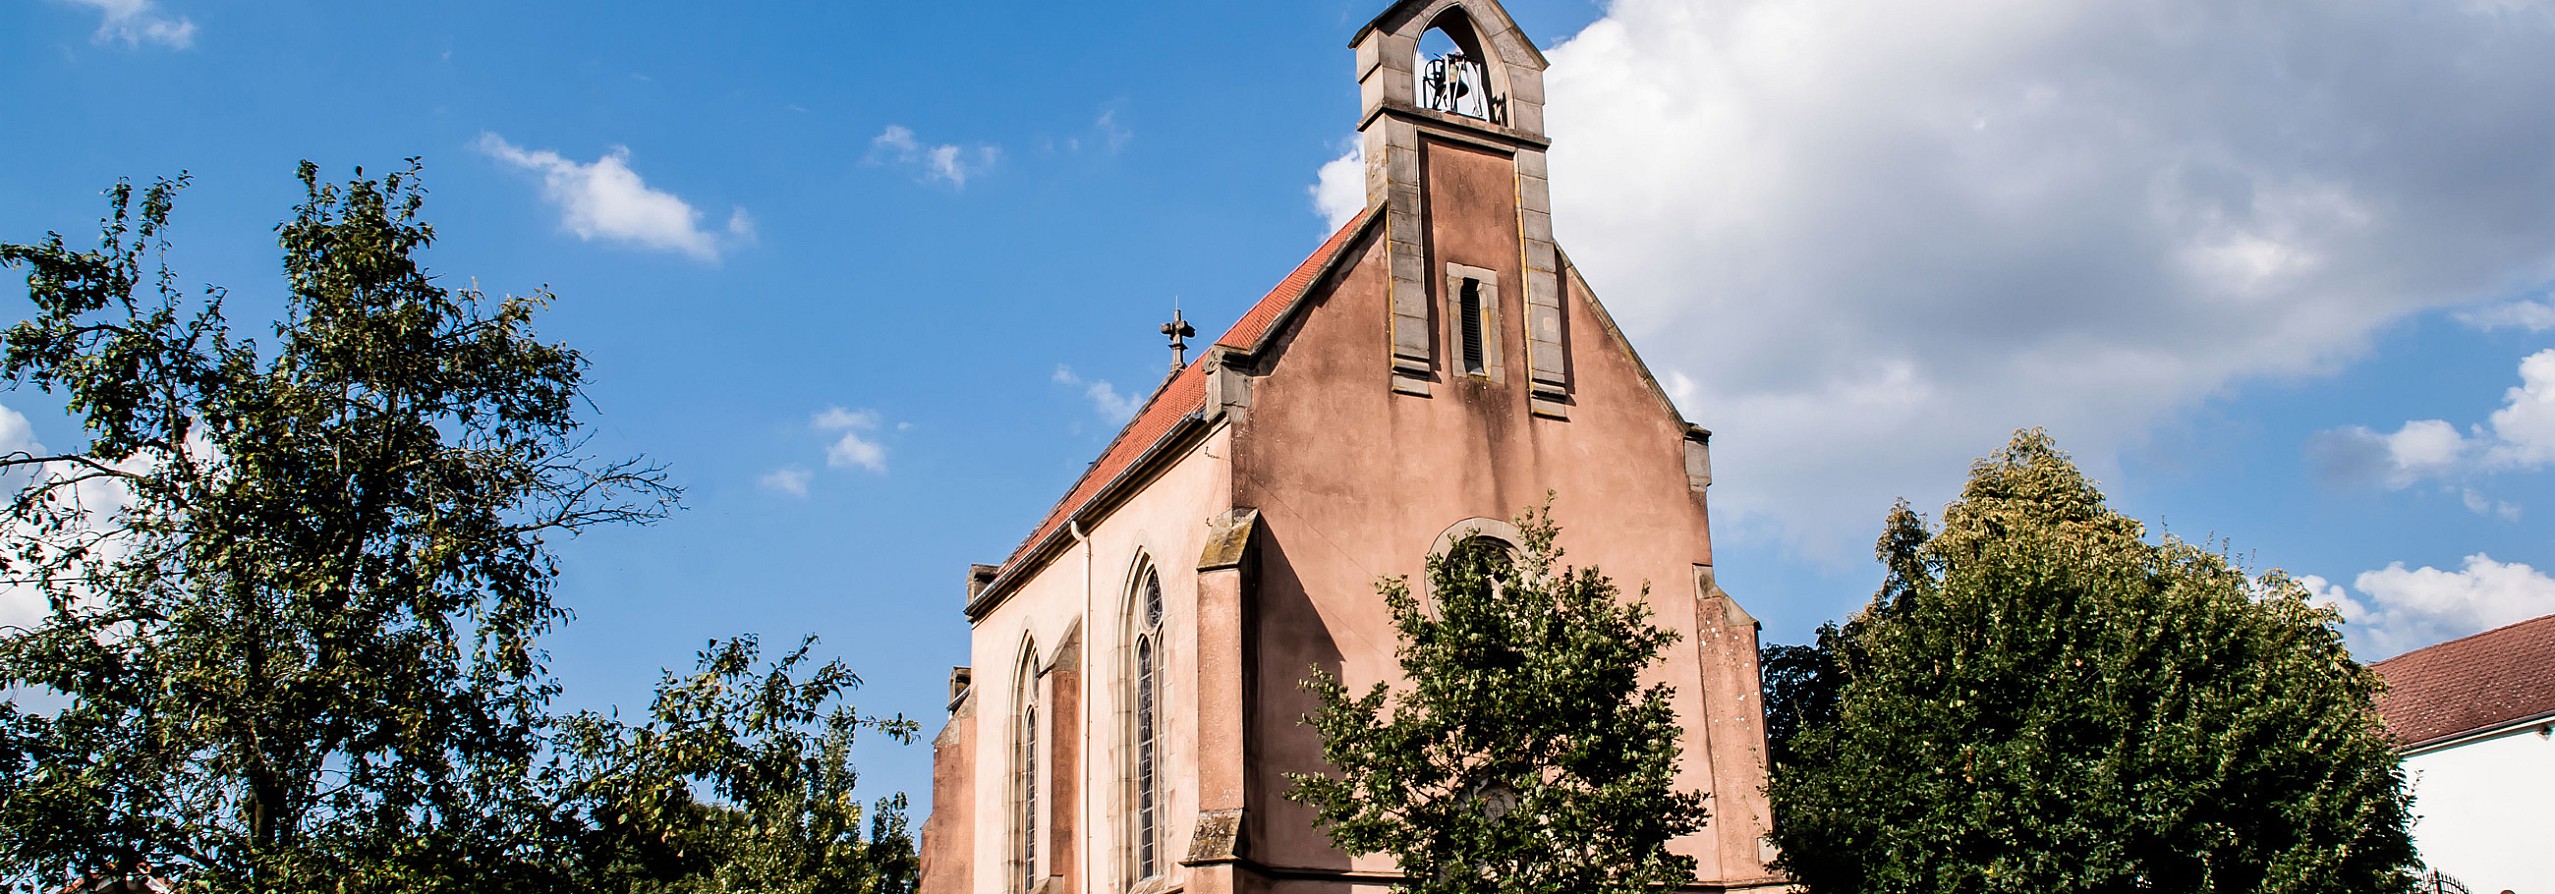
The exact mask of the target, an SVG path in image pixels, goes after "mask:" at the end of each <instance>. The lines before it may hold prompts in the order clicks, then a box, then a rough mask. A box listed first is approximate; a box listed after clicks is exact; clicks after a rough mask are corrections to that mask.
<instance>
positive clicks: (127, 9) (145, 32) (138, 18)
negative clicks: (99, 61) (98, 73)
mask: <svg viewBox="0 0 2555 894" xmlns="http://www.w3.org/2000/svg"><path fill="white" fill-rule="evenodd" d="M70 2H72V3H76V4H79V5H81V6H86V7H89V8H91V9H95V10H97V11H98V13H99V14H100V16H101V17H102V18H101V19H100V21H99V22H98V32H97V34H95V35H93V36H92V37H91V39H93V40H96V41H97V42H99V43H105V42H107V41H110V40H121V41H124V45H125V46H139V45H141V44H142V43H144V42H146V41H147V42H150V43H155V44H159V45H161V46H164V47H169V48H171V49H178V50H183V49H186V48H187V47H190V46H193V45H194V44H195V22H193V21H191V20H189V19H188V18H187V17H185V16H176V17H171V16H169V15H168V14H166V13H163V12H161V11H160V5H159V4H157V3H154V2H152V0H70Z"/></svg>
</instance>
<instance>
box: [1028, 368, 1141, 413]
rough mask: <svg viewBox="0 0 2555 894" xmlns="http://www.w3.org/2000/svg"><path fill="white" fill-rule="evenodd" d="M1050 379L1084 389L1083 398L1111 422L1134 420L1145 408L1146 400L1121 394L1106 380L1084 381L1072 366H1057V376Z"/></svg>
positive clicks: (1067, 385) (1070, 386) (1059, 383)
mask: <svg viewBox="0 0 2555 894" xmlns="http://www.w3.org/2000/svg"><path fill="white" fill-rule="evenodd" d="M1049 378H1050V379H1052V380H1053V381H1054V382H1055V383H1056V384H1058V385H1063V386H1065V387H1068V388H1080V389H1082V396H1083V397H1084V398H1085V399H1088V400H1090V401H1091V408H1092V409H1093V410H1096V411H1098V412H1099V413H1100V415H1101V416H1102V417H1104V418H1106V419H1108V420H1109V421H1111V422H1125V421H1127V420H1129V419H1133V418H1135V415H1136V411H1137V410H1140V409H1143V408H1144V398H1142V397H1139V396H1135V395H1126V394H1119V393H1118V387H1117V386H1115V385H1111V384H1109V382H1108V380H1106V379H1102V380H1099V381H1084V380H1083V378H1082V377H1081V376H1078V375H1074V372H1073V367H1070V366H1065V365H1063V364H1057V366H1056V374H1055V375H1053V376H1050V377H1049Z"/></svg>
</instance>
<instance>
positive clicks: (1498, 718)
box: [1289, 507, 1705, 894]
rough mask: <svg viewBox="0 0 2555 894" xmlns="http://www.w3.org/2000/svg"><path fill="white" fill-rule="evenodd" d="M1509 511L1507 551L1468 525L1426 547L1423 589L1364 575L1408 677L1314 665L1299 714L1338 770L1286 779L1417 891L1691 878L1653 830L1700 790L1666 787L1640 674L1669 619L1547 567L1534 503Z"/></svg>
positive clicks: (1682, 828)
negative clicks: (1309, 709) (1658, 621)
mask: <svg viewBox="0 0 2555 894" xmlns="http://www.w3.org/2000/svg"><path fill="white" fill-rule="evenodd" d="M1517 525H1518V528H1519V529H1520V531H1521V533H1522V539H1523V541H1524V542H1522V543H1519V544H1516V545H1515V546H1516V547H1517V551H1516V552H1515V553H1514V554H1512V553H1511V552H1510V551H1509V550H1508V549H1507V547H1506V545H1503V544H1499V543H1497V542H1496V541H1492V540H1487V539H1483V538H1479V537H1475V538H1469V539H1466V540H1463V541H1460V542H1459V543H1458V544H1457V545H1456V546H1455V547H1454V548H1452V549H1450V550H1448V552H1447V553H1446V554H1444V555H1435V556H1430V557H1429V558H1428V562H1427V575H1428V578H1427V579H1428V583H1429V592H1430V595H1431V596H1432V597H1433V598H1432V599H1430V600H1429V604H1423V602H1422V599H1421V597H1419V596H1418V595H1415V594H1413V593H1412V592H1411V589H1410V587H1409V585H1408V582H1407V581H1406V580H1404V579H1401V578H1393V579H1388V580H1385V581H1382V582H1381V583H1379V584H1378V586H1377V590H1378V591H1379V592H1380V593H1381V594H1382V595H1383V597H1384V601H1385V603H1386V604H1387V605H1388V606H1390V608H1391V609H1392V614H1393V623H1394V627H1395V629H1397V630H1398V631H1399V632H1400V635H1401V645H1400V647H1399V650H1398V654H1399V657H1400V664H1401V670H1402V679H1403V681H1404V687H1403V688H1401V689H1400V690H1398V691H1396V690H1394V689H1393V688H1392V687H1389V686H1388V685H1387V684H1384V683H1377V684H1375V685H1374V686H1373V688H1371V689H1369V690H1367V691H1366V692H1365V693H1363V694H1352V693H1351V692H1350V691H1349V690H1348V688H1347V687H1346V685H1345V684H1343V683H1342V682H1341V681H1340V680H1339V678H1338V677H1336V676H1334V675H1331V674H1328V673H1325V672H1322V671H1320V670H1318V669H1317V670H1316V671H1315V672H1314V675H1313V677H1312V678H1311V679H1309V680H1307V681H1306V683H1305V686H1306V688H1307V689H1309V690H1310V691H1312V692H1313V693H1314V694H1315V695H1316V696H1318V697H1319V698H1320V700H1321V703H1322V706H1321V708H1320V710H1318V711H1317V712H1316V713H1314V714H1313V715H1311V716H1309V717H1307V718H1306V722H1307V723H1308V724H1310V725H1312V726H1313V727H1314V728H1315V729H1316V730H1317V731H1319V732H1320V733H1321V736H1322V740H1323V756H1324V758H1326V759H1327V760H1328V761H1329V762H1330V764H1331V766H1332V767H1334V768H1336V770H1337V772H1336V775H1324V774H1297V775H1295V776H1294V777H1293V778H1294V781H1295V788H1294V790H1293V791H1292V792H1290V793H1289V797H1291V798H1294V799H1295V800H1298V801H1301V802H1304V803H1306V804H1309V805H1312V806H1313V807H1314V808H1315V809H1316V811H1317V812H1318V814H1319V820H1320V822H1321V823H1322V824H1323V825H1324V826H1325V827H1326V828H1327V831H1328V833H1329V835H1330V837H1331V840H1332V841H1333V842H1334V843H1335V844H1337V845H1338V846H1340V847H1341V848H1343V849H1345V850H1348V851H1350V852H1352V853H1385V854H1390V855H1392V856H1393V857H1394V858H1395V859H1396V860H1397V861H1398V862H1399V864H1400V866H1401V869H1402V872H1403V873H1404V875H1405V880H1404V881H1402V882H1400V883H1399V884H1398V885H1397V886H1396V887H1397V890H1401V891H1406V892H1413V894H1488V892H1494V891H1496V892H1505V894H1518V892H1527V894H1561V892H1570V894H1611V892H1632V891H1645V890H1648V889H1651V888H1653V887H1657V886H1663V885H1664V886H1671V887H1673V886H1675V885H1678V884H1681V883H1684V882H1687V881H1690V880H1691V879H1692V878H1693V876H1694V863H1693V860H1692V859H1691V858H1688V857H1683V856H1679V855H1676V854H1671V853H1669V852H1668V851H1667V849H1666V847H1667V843H1668V842H1669V841H1670V840H1671V839H1674V838H1676V837H1678V836H1681V835H1685V834H1688V833H1691V832H1694V831H1696V830H1699V829H1701V828H1702V827H1703V824H1704V819H1705V811H1704V807H1703V802H1702V798H1701V796H1699V795H1696V794H1694V793H1691V792H1680V791H1676V790H1675V789H1673V788H1672V787H1671V783H1672V781H1673V777H1674V774H1675V771H1676V764H1677V754H1678V748H1677V735H1678V726H1677V719H1676V714H1675V712H1674V710H1673V709H1672V708H1671V707H1670V705H1669V695H1670V691H1669V688H1668V687H1667V686H1666V685H1664V684H1660V685H1652V686H1648V687H1644V686H1642V685H1641V683H1640V680H1639V677H1640V674H1641V672H1642V670H1643V669H1644V668H1645V667H1647V666H1648V665H1649V664H1650V662H1651V661H1653V660H1655V659H1656V658H1657V657H1658V656H1659V654H1660V653H1661V652H1662V651H1663V650H1665V649H1666V648H1667V647H1668V645H1669V644H1670V643H1673V642H1674V641H1675V640H1676V638H1677V635H1676V633H1675V632H1673V631H1668V630H1662V629H1660V628H1658V627H1654V626H1652V625H1651V624H1650V611H1649V608H1648V607H1647V606H1646V605H1644V604H1643V600H1642V599H1633V600H1625V599H1623V598H1622V594H1621V592H1620V591H1618V590H1617V589H1616V588H1615V586H1614V584H1613V583H1612V582H1611V581H1609V580H1608V579H1607V578H1606V577H1605V576H1604V575H1603V574H1601V573H1600V572H1599V571H1598V570H1597V569H1595V568H1587V569H1571V568H1567V567H1561V566H1559V565H1558V564H1557V563H1558V562H1559V561H1560V559H1561V557H1562V552H1561V549H1560V548H1559V547H1558V546H1557V545H1556V544H1555V540H1556V538H1557V537H1558V535H1559V530H1558V528H1556V527H1555V526H1554V524H1553V523H1552V520H1551V517H1550V510H1549V508H1548V507H1547V508H1545V509H1538V510H1534V511H1530V512H1528V513H1527V514H1526V515H1524V516H1523V517H1521V518H1519V519H1518V521H1517ZM1647 593H1648V591H1647V589H1646V588H1645V589H1644V591H1643V595H1644V596H1646V595H1647ZM1512 805H1513V806H1512Z"/></svg>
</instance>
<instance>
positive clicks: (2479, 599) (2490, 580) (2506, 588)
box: [2298, 553, 2555, 659]
mask: <svg viewBox="0 0 2555 894" xmlns="http://www.w3.org/2000/svg"><path fill="white" fill-rule="evenodd" d="M2298 581H2299V583H2302V584H2305V585H2306V587H2307V589H2308V590H2310V591H2312V592H2314V593H2315V595H2316V598H2317V599H2318V600H2319V601H2322V602H2326V603H2329V604H2332V605H2333V606H2335V607H2336V608H2339V609H2341V611H2342V620H2343V622H2344V623H2343V627H2342V633H2343V636H2344V637H2345V638H2346V639H2347V640H2348V641H2349V642H2350V643H2351V648H2352V650H2353V651H2355V652H2358V653H2359V654H2360V655H2361V656H2362V657H2364V658H2370V659H2378V658H2386V657H2390V656H2393V655H2397V654H2401V653H2403V652H2406V651H2408V650H2412V649H2418V648H2421V647H2423V646H2428V645H2432V644H2434V643H2442V642H2447V641H2449V640H2452V639H2456V638H2458V637H2462V636H2468V635H2472V634H2476V633H2482V632H2484V631H2486V630H2491V629H2493V628H2495V627H2500V626H2502V625H2505V624H2511V623H2516V622H2519V621H2525V620H2528V619H2530V618H2534V617H2537V616H2540V615H2545V614H2550V613H2555V578H2549V577H2547V576H2546V573H2545V572H2542V571H2539V570H2537V569H2535V568H2531V567H2529V566H2527V565H2523V564H2520V563H2517V562H2507V563H2506V562H2496V561H2494V560H2493V557H2492V556H2488V555H2485V554H2483V553H2476V554H2475V555H2471V556H2468V557H2466V561H2465V563H2464V566H2463V567H2461V568H2459V569H2458V570H2456V571H2443V570H2440V569H2438V568H2432V567H2430V566H2427V565H2426V566H2423V567H2421V568H2415V569H2410V570H2408V569H2406V568H2405V567H2404V563H2402V562H2396V563H2392V564H2389V565H2388V566H2386V567H2385V568H2381V569H2378V570H2376V571H2364V572H2361V573H2360V576H2359V577H2358V578H2356V579H2354V580H2352V582H2351V587H2350V588H2347V589H2346V588H2344V587H2343V586H2341V585H2340V584H2336V583H2334V582H2332V581H2328V580H2325V579H2324V578H2321V577H2317V576H2315V575H2305V576H2302V577H2300V578H2299V579H2298ZM2353 590H2357V591H2358V593H2357V594H2356V595H2354V593H2353V592H2352V591H2353Z"/></svg>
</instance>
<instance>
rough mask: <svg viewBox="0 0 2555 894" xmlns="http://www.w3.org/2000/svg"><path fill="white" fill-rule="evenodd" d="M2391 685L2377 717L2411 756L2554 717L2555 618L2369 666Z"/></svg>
mask: <svg viewBox="0 0 2555 894" xmlns="http://www.w3.org/2000/svg"><path fill="white" fill-rule="evenodd" d="M2369 668H2370V669H2371V670H2375V671H2377V672H2378V676H2380V677H2383V678H2385V679H2386V692H2385V693H2383V694H2381V695H2379V696H2378V715H2379V716H2381V717H2384V718H2385V719H2386V728H2387V732H2388V733H2390V734H2392V735H2394V737H2395V741H2396V744H2398V745H2400V746H2402V747H2406V748H2411V747H2414V746H2418V745H2428V744H2431V743H2433V742H2438V741H2441V740H2444V739H2450V738H2454V737H2457V736H2461V735H2464V734H2467V733H2472V732H2477V731H2480V730H2487V729H2492V728H2494V727H2497V726H2501V725H2503V724H2507V723H2512V722H2516V721H2524V720H2531V719H2535V718H2539V717H2548V716H2555V615H2547V616H2545V617H2542V618H2537V619H2534V620H2528V621H2521V622H2519V623H2517V624H2513V625H2510V626H2508V627H2503V628H2499V629H2496V630H2487V631H2485V632H2483V633H2478V634H2476V635H2474V636H2470V637H2467V638H2465V639H2460V640H2450V641H2448V642H2445V643H2441V644H2439V645H2436V646H2432V647H2430V648H2426V649H2415V650H2413V651H2411V652H2406V653H2404V654H2402V655H2398V656H2396V657H2393V658H2389V659H2387V660H2385V661H2381V662H2378V663H2376V664H2372V665H2369Z"/></svg>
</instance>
